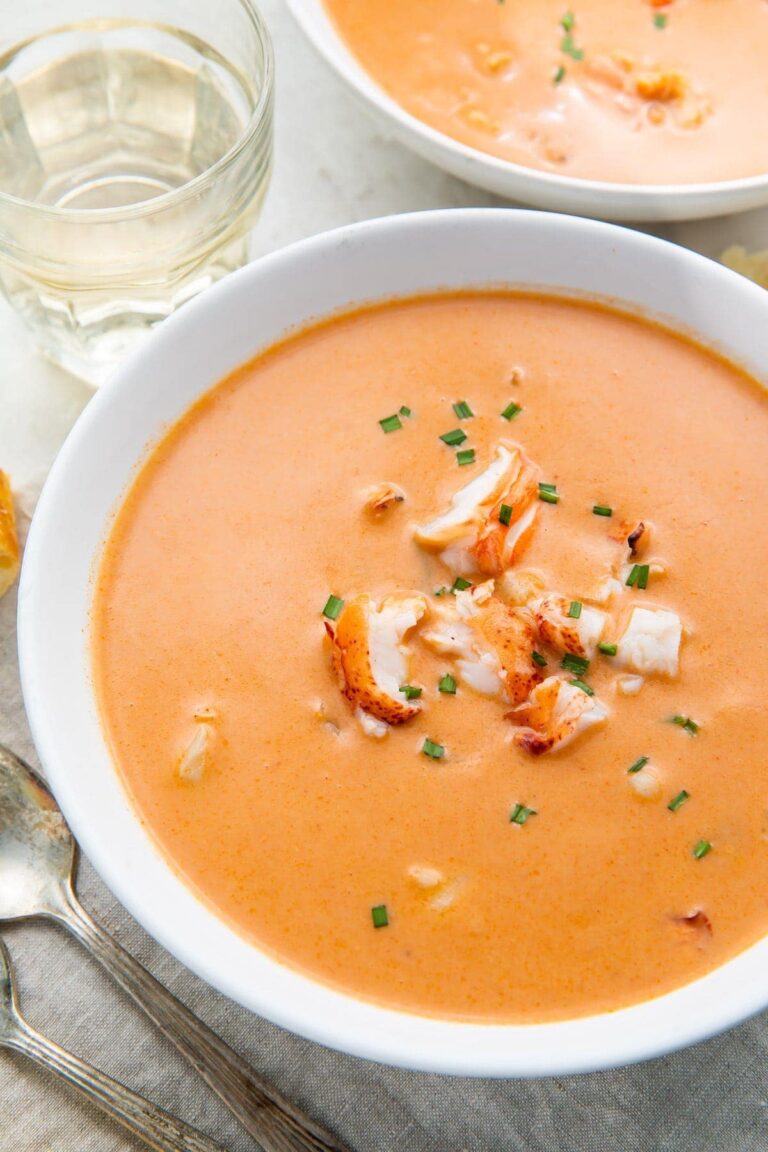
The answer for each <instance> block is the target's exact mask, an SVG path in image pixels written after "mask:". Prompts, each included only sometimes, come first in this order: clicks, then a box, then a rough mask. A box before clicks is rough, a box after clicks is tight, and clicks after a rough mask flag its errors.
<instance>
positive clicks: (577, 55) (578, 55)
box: [560, 32, 584, 60]
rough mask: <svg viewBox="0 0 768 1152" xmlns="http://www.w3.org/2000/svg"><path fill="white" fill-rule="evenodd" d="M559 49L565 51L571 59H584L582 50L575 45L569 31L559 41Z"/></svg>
mask: <svg viewBox="0 0 768 1152" xmlns="http://www.w3.org/2000/svg"><path fill="white" fill-rule="evenodd" d="M560 51H561V52H565V54H566V56H570V57H571V59H572V60H583V59H584V50H583V49H582V48H577V47H576V44H575V43H574V40H573V36H572V35H571V33H570V32H566V34H565V36H563V38H562V40H561V41H560Z"/></svg>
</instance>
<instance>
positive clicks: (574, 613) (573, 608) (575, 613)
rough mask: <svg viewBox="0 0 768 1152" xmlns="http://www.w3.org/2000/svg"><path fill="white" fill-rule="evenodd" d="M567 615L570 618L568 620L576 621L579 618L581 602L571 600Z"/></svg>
mask: <svg viewBox="0 0 768 1152" xmlns="http://www.w3.org/2000/svg"><path fill="white" fill-rule="evenodd" d="M568 615H569V616H570V618H571V619H572V620H578V618H579V616H581V601H580V600H571V605H570V608H569V609H568Z"/></svg>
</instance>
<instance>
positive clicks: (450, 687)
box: [437, 672, 456, 696]
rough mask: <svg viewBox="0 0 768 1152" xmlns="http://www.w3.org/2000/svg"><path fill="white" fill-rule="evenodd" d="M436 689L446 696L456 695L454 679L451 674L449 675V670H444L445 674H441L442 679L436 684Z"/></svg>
mask: <svg viewBox="0 0 768 1152" xmlns="http://www.w3.org/2000/svg"><path fill="white" fill-rule="evenodd" d="M437 690H438V692H444V693H445V695H446V696H455V695H456V681H455V680H454V678H453V676H451V674H450V672H446V674H445V676H443V678H442V680H441V681H440V683H439V684H438V686H437Z"/></svg>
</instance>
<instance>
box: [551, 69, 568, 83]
mask: <svg viewBox="0 0 768 1152" xmlns="http://www.w3.org/2000/svg"><path fill="white" fill-rule="evenodd" d="M563 80H565V68H564V67H563V65H562V64H561V65H560V66H559V67H558V68H556V69H555V74H554V76H553V77H552V83H553V84H562V82H563Z"/></svg>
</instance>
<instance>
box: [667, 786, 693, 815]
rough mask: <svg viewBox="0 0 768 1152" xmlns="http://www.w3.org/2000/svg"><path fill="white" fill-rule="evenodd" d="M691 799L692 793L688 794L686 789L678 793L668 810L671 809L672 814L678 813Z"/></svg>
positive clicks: (668, 805)
mask: <svg viewBox="0 0 768 1152" xmlns="http://www.w3.org/2000/svg"><path fill="white" fill-rule="evenodd" d="M689 799H690V793H688V792H686V790H685V788H683V790H682V792H678V794H677V796H675V797H674V799H672V800H670V802H669V804H667V808H669V810H670V812H677V810H678V808H679V807H680V806H681V805H682V804H685V802H686V800H689Z"/></svg>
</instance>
